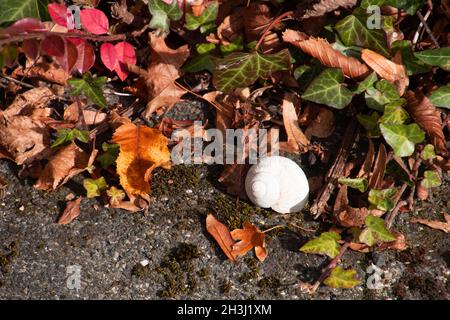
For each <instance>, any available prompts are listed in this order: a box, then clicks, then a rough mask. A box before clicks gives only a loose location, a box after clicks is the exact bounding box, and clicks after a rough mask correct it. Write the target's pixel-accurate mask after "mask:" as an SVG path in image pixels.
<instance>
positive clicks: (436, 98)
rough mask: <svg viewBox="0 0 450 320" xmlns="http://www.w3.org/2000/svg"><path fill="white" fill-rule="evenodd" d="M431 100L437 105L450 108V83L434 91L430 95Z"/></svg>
mask: <svg viewBox="0 0 450 320" xmlns="http://www.w3.org/2000/svg"><path fill="white" fill-rule="evenodd" d="M430 101H431V102H432V103H433V104H434V105H435V106H436V107H441V108H447V109H450V83H447V85H445V86H442V87H440V88H438V89H437V90H435V91H433V93H432V94H431V95H430Z"/></svg>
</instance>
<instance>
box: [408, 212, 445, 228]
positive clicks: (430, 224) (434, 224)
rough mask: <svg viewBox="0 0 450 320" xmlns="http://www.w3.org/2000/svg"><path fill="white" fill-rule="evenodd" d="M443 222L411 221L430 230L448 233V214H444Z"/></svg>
mask: <svg viewBox="0 0 450 320" xmlns="http://www.w3.org/2000/svg"><path fill="white" fill-rule="evenodd" d="M444 219H445V222H442V221H436V220H427V219H411V222H412V223H420V224H424V225H426V226H428V227H430V228H433V229H437V230H441V231H444V232H445V233H450V214H446V213H444Z"/></svg>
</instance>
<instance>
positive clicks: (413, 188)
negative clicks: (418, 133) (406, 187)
mask: <svg viewBox="0 0 450 320" xmlns="http://www.w3.org/2000/svg"><path fill="white" fill-rule="evenodd" d="M421 163H422V160H421V159H420V155H419V153H418V152H417V153H416V162H415V163H414V166H413V169H412V172H411V173H412V175H413V176H414V181H413V184H412V186H411V191H410V192H409V196H408V200H407V201H408V206H409V210H411V211H412V210H413V209H414V193H415V192H416V181H417V176H418V175H419V167H420V164H421Z"/></svg>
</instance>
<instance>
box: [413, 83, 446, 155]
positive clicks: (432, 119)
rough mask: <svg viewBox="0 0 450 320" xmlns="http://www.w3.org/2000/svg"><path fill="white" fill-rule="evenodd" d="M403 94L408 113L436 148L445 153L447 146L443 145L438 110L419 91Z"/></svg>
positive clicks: (443, 137) (443, 138)
mask: <svg viewBox="0 0 450 320" xmlns="http://www.w3.org/2000/svg"><path fill="white" fill-rule="evenodd" d="M405 96H406V100H407V101H408V107H407V110H408V113H409V114H410V115H411V117H412V118H413V119H414V121H415V122H417V124H418V125H419V126H420V127H422V129H424V130H425V132H426V133H427V134H428V136H429V137H430V138H431V142H432V143H433V145H434V146H435V147H436V150H437V151H438V152H441V153H446V152H447V147H446V146H445V136H444V132H443V131H442V120H441V113H440V112H439V110H438V109H437V108H436V107H435V106H434V105H433V104H432V103H431V101H430V99H428V98H427V97H425V96H423V95H422V94H421V93H415V92H413V91H411V90H408V91H407V92H406V95H405Z"/></svg>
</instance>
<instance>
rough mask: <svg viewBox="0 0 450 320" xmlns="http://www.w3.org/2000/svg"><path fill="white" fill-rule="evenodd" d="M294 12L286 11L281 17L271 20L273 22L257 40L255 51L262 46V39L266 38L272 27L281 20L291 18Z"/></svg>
mask: <svg viewBox="0 0 450 320" xmlns="http://www.w3.org/2000/svg"><path fill="white" fill-rule="evenodd" d="M293 13H294V12H293V11H288V12H285V13H283V14H282V15H280V16H278V17H276V18H275V19H273V21H272V22H271V23H270V24H269V25H268V26H267V27H266V29H265V30H264V32H263V33H262V35H261V37H260V38H259V41H258V43H257V44H256V47H255V51H256V50H258V48H259V46H260V45H261V44H262V42H263V41H264V38H265V37H266V35H267V33H268V32H269V31H270V30H271V29H272V28H273V26H274V25H275V24H276V23H278V22H279V21H280V20H281V19H283V18H285V17H288V16H291V15H292V14H293Z"/></svg>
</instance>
